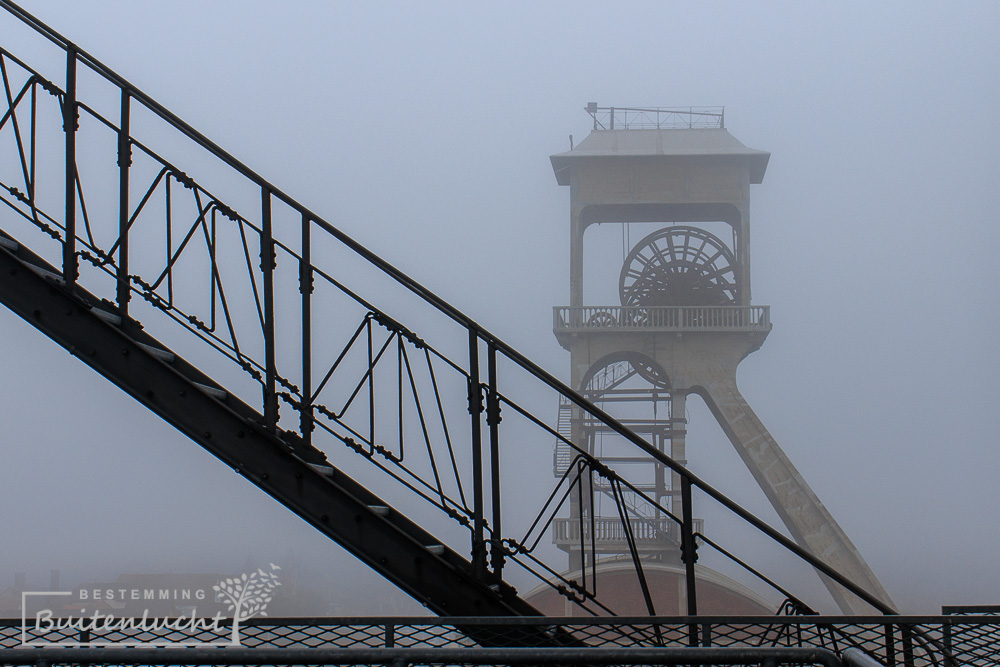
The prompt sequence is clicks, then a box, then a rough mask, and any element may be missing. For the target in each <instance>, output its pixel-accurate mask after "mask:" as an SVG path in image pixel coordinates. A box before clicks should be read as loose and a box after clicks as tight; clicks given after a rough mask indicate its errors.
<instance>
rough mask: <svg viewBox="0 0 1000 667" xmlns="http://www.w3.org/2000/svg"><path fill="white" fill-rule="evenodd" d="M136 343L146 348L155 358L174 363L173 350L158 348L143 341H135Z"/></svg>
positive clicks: (175, 356)
mask: <svg viewBox="0 0 1000 667" xmlns="http://www.w3.org/2000/svg"><path fill="white" fill-rule="evenodd" d="M136 345H138V346H139V347H141V348H142V349H144V350H146V352H149V353H150V354H151V355H153V356H154V357H156V358H157V359H160V360H162V361H165V362H167V363H168V364H172V363H174V359H176V358H177V355H175V354H174V353H173V352H169V351H167V350H161V349H160V348H158V347H153V346H152V345H146V344H145V343H140V342H138V341H137V342H136Z"/></svg>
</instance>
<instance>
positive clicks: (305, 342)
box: [299, 213, 313, 446]
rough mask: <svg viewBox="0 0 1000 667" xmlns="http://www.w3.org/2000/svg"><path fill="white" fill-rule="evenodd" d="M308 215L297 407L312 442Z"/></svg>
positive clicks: (304, 224)
mask: <svg viewBox="0 0 1000 667" xmlns="http://www.w3.org/2000/svg"><path fill="white" fill-rule="evenodd" d="M311 230H312V223H311V221H310V220H309V216H307V215H306V214H305V213H303V214H302V253H301V257H302V259H301V260H300V261H299V292H300V293H301V294H302V406H301V407H300V408H299V432H300V433H301V434H302V439H303V440H304V441H305V444H306V445H307V446H308V445H311V444H312V431H313V408H312V293H313V268H312V245H311V237H310V231H311Z"/></svg>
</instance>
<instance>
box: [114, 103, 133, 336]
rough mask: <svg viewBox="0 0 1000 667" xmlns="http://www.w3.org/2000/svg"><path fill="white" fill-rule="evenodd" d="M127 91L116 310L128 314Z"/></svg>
mask: <svg viewBox="0 0 1000 667" xmlns="http://www.w3.org/2000/svg"><path fill="white" fill-rule="evenodd" d="M130 100H131V96H130V95H129V92H128V91H127V90H125V89H124V88H123V89H122V104H121V121H120V123H119V126H118V273H117V278H118V310H119V312H120V313H121V315H122V317H127V316H128V302H129V300H130V299H131V298H132V294H131V292H130V291H129V287H128V285H129V282H128V281H129V278H128V236H129V234H128V233H129V224H128V223H129V217H130V216H129V203H128V176H129V167H131V166H132V139H131V137H129V117H130V116H131V114H130V113H129V102H130Z"/></svg>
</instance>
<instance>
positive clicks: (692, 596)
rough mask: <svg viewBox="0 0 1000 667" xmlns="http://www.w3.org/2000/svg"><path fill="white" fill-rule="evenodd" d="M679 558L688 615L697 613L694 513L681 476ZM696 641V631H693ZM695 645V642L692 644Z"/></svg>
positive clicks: (688, 482)
mask: <svg viewBox="0 0 1000 667" xmlns="http://www.w3.org/2000/svg"><path fill="white" fill-rule="evenodd" d="M681 517H682V521H683V522H682V523H681V558H682V559H683V560H684V572H685V575H686V584H687V613H688V616H697V615H698V597H697V590H696V582H695V572H694V563H695V561H696V560H698V555H697V553H696V548H697V547H696V546H695V543H694V515H693V512H692V509H691V480H690V479H688V477H687V476H684V477H681ZM695 640H696V641H697V633H695ZM692 646H697V643H695V644H692Z"/></svg>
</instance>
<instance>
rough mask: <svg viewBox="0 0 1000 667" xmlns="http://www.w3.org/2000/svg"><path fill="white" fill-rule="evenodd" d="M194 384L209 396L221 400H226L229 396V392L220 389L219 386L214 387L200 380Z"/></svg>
mask: <svg viewBox="0 0 1000 667" xmlns="http://www.w3.org/2000/svg"><path fill="white" fill-rule="evenodd" d="M192 384H194V386H196V387H198V389H201V390H202V391H203V392H205V393H206V394H208V395H209V396H212V397H214V398H217V399H219V400H220V401H224V400H226V399H227V398H229V392H227V391H225V390H224V389H219V388H218V387H212V386H210V385H207V384H201V383H200V382H193V383H192Z"/></svg>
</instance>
